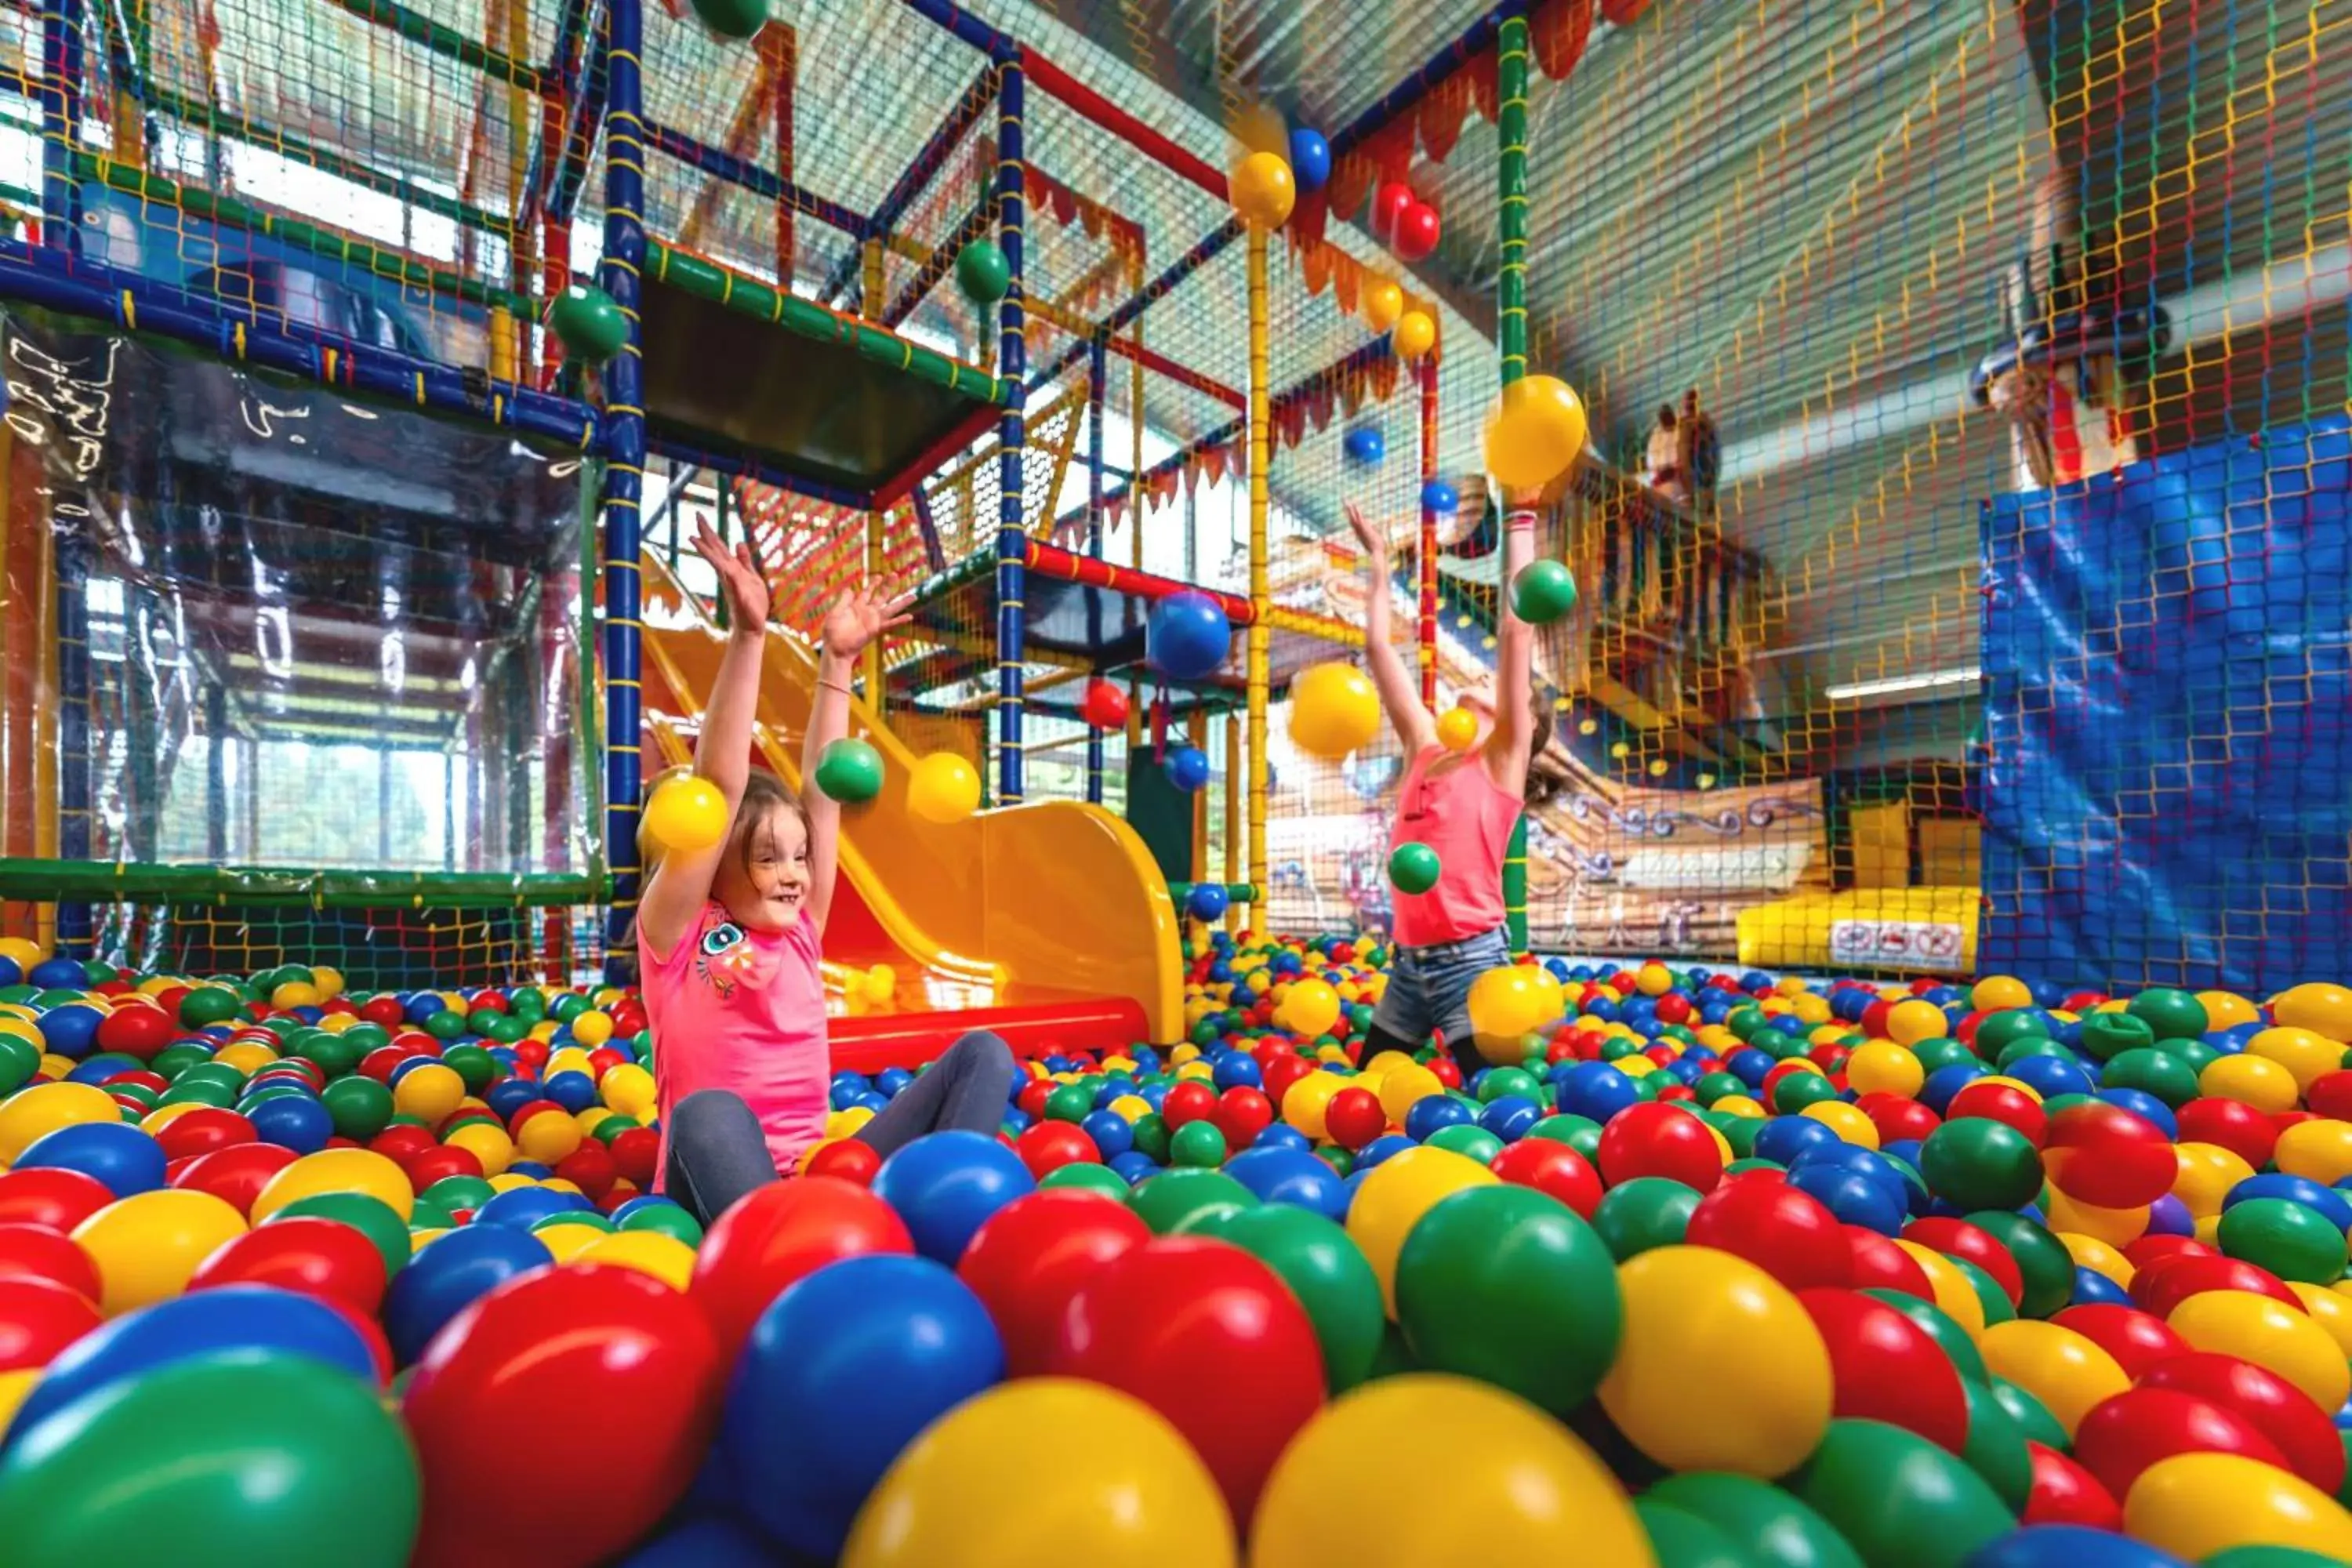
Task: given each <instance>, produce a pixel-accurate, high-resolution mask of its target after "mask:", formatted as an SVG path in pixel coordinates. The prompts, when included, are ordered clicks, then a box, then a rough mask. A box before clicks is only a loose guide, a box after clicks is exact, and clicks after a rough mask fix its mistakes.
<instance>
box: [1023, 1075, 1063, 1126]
mask: <svg viewBox="0 0 2352 1568" xmlns="http://www.w3.org/2000/svg"><path fill="white" fill-rule="evenodd" d="M1061 1087H1062V1086H1061V1085H1060V1084H1058V1083H1055V1081H1054V1080H1053V1079H1050V1078H1034V1079H1030V1080H1029V1081H1028V1082H1027V1083H1025V1084H1024V1085H1022V1086H1021V1092H1020V1093H1019V1094H1016V1095H1014V1096H1013V1106H1014V1107H1015V1108H1016V1109H1017V1110H1020V1111H1021V1113H1022V1114H1023V1115H1024V1116H1026V1117H1028V1118H1029V1119H1030V1120H1031V1121H1042V1120H1044V1118H1045V1101H1047V1100H1051V1099H1052V1098H1053V1096H1054V1091H1055V1089H1059V1088H1061Z"/></svg>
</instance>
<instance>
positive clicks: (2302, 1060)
mask: <svg viewBox="0 0 2352 1568" xmlns="http://www.w3.org/2000/svg"><path fill="white" fill-rule="evenodd" d="M2245 1054H2246V1055H2248V1056H2250V1057H2261V1058H2263V1060H2265V1061H2273V1062H2276V1063H2277V1064H2278V1065H2279V1066H2281V1067H2283V1068H2286V1070H2287V1071H2288V1072H2290V1073H2293V1074H2294V1087H2295V1089H2296V1090H2297V1091H2298V1092H2299V1093H2303V1094H2308V1093H2309V1092H2311V1086H2312V1085H2313V1084H2314V1083H2315V1082H2316V1081H2318V1079H2321V1078H2322V1077H2324V1076H2325V1075H2326V1074H2328V1073H2332V1072H2335V1071H2336V1070H2338V1069H2339V1068H2342V1067H2343V1066H2344V1047H2343V1046H2342V1045H2341V1044H2339V1043H2338V1042H2336V1041H2335V1040H2331V1039H2329V1038H2327V1037H2326V1036H2325V1035H2321V1034H2319V1033H2317V1032H2315V1031H2314V1030H2311V1029H2291V1028H2286V1027H2284V1026H2282V1027H2279V1028H2275V1029H2264V1030H2263V1031H2262V1032H2261V1033H2260V1034H2258V1035H2256V1036H2254V1037H2253V1038H2252V1039H2250V1040H2248V1041H2247V1042H2246V1052H2245ZM2200 1084H2201V1080H2200ZM2289 1109H2290V1110H2291V1109H2293V1108H2292V1107H2289Z"/></svg>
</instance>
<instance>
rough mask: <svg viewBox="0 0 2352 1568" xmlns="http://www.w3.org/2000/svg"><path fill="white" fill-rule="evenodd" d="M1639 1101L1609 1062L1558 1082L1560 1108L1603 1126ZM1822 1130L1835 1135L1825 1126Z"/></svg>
mask: <svg viewBox="0 0 2352 1568" xmlns="http://www.w3.org/2000/svg"><path fill="white" fill-rule="evenodd" d="M1641 1098H1642V1091H1641V1089H1639V1088H1638V1087H1637V1086H1636V1085H1635V1084H1634V1082H1633V1079H1630V1078H1627V1077H1626V1076H1625V1075H1624V1074H1623V1073H1622V1072H1619V1071H1618V1070H1617V1069H1616V1068H1614V1067H1613V1066H1612V1065H1611V1064H1609V1063H1608V1062H1579V1063H1577V1064H1576V1065H1575V1066H1574V1067H1572V1068H1570V1069H1569V1070H1568V1072H1567V1074H1566V1075H1565V1076H1564V1077H1562V1078H1561V1079H1560V1080H1559V1109H1560V1110H1563V1111H1565V1112H1567V1113H1568V1114H1569V1115H1570V1116H1582V1117H1588V1118H1590V1119H1591V1120H1592V1121H1598V1122H1600V1123H1601V1124H1602V1125H1604V1126H1605V1125H1607V1124H1608V1121H1609V1119H1610V1118H1611V1117H1612V1116H1614V1115H1616V1114H1617V1113H1618V1112H1619V1111H1621V1110H1625V1109H1626V1108H1627V1107H1629V1106H1631V1105H1633V1104H1634V1103H1635V1102H1637V1101H1638V1100H1641ZM1816 1125H1818V1123H1816ZM1822 1131H1823V1132H1824V1133H1828V1134H1829V1135H1830V1136H1832V1137H1835V1136H1836V1134H1834V1133H1831V1132H1830V1130H1829V1129H1828V1128H1826V1127H1823V1128H1822ZM1768 1157H1769V1156H1768Z"/></svg>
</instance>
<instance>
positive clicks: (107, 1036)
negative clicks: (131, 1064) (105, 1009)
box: [98, 998, 178, 1062]
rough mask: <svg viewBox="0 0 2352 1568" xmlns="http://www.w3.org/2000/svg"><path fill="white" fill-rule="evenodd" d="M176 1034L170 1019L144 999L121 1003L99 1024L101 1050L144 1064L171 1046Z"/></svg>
mask: <svg viewBox="0 0 2352 1568" xmlns="http://www.w3.org/2000/svg"><path fill="white" fill-rule="evenodd" d="M177 1032H178V1031H177V1030H175V1029H174V1028H173V1026H172V1020H171V1018H170V1016H167V1015H166V1014H165V1013H164V1011H163V1009H162V1008H161V1007H158V1006H156V1005H154V1004H153V1003H152V1002H149V1001H147V1000H145V999H144V998H142V999H141V1000H139V1001H136V1002H129V1001H126V1002H118V1003H117V1004H115V1006H114V1010H113V1011H112V1012H110V1013H109V1014H107V1016H105V1017H104V1018H102V1019H100V1021H99V1026H98V1048H99V1049H100V1050H101V1051H121V1053H122V1054H123V1055H125V1056H130V1057H137V1058H139V1059H140V1060H141V1061H142V1062H143V1061H145V1060H146V1059H147V1058H150V1057H152V1056H153V1055H154V1054H155V1053H156V1052H157V1051H160V1050H162V1049H163V1047H165V1046H168V1045H170V1044H171V1043H172V1037H173V1035H174V1034H175V1033H177Z"/></svg>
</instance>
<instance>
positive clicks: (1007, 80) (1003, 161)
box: [917, 6, 1029, 805]
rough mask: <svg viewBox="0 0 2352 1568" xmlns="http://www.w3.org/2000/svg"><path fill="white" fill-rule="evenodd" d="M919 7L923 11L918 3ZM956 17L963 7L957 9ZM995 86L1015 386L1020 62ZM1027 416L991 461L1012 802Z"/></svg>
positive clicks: (1001, 334)
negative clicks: (992, 466) (1009, 276)
mask: <svg viewBox="0 0 2352 1568" xmlns="http://www.w3.org/2000/svg"><path fill="white" fill-rule="evenodd" d="M917 8H918V9H923V7H921V6H918V7H917ZM957 15H959V16H960V15H961V13H957ZM1001 64H1002V66H1003V69H1002V71H1001V72H1000V73H999V75H998V79H997V89H996V127H997V129H996V200H997V244H998V246H999V247H1001V248H1002V249H1003V252H1004V262H1005V266H1006V267H1007V268H1009V269H1010V270H1011V272H1012V284H1011V287H1009V288H1007V289H1005V291H1004V301H1003V304H1002V305H1000V306H999V307H998V310H997V348H996V360H997V363H996V374H998V375H999V376H1000V377H1002V378H1003V379H1004V380H1006V381H1009V382H1010V383H1012V384H1013V385H1014V386H1016V387H1017V386H1019V385H1020V384H1021V375H1022V367H1023V364H1024V361H1025V359H1026V357H1027V354H1026V350H1025V348H1024V344H1023V342H1022V336H1021V332H1022V304H1021V302H1022V282H1021V254H1022V247H1021V237H1022V211H1021V101H1022V89H1023V87H1024V74H1023V72H1022V69H1021V66H1020V62H1019V61H1017V60H1013V59H1005V60H1003V61H1002V62H1001ZM1026 424H1027V421H1026V418H1025V416H1024V413H1023V408H1022V404H1021V402H1020V400H1019V399H1018V398H1015V399H1014V400H1013V403H1012V404H1010V405H1007V406H1006V408H1005V410H1004V417H1003V419H1002V420H1001V421H999V422H998V426H997V441H998V446H999V452H998V455H997V459H996V488H997V493H998V496H999V500H998V502H997V520H996V521H997V529H996V745H997V751H996V770H997V779H996V798H997V800H998V801H999V802H1000V803H1001V804H1003V805H1012V804H1013V802H1015V801H1018V800H1019V799H1020V798H1021V791H1022V774H1023V768H1022V757H1021V707H1022V697H1023V692H1022V679H1021V660H1022V638H1023V634H1024V630H1025V627H1024V622H1023V616H1022V595H1023V593H1024V591H1025V574H1024V572H1023V570H1022V552H1023V551H1024V549H1025V548H1026V546H1027V544H1028V542H1029V540H1028V535H1027V534H1026V533H1025V532H1024V531H1023V530H1022V527H1021V521H1022V517H1021V449H1022V447H1023V446H1024V444H1025V442H1026V439H1027V437H1026V433H1025V431H1026Z"/></svg>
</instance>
